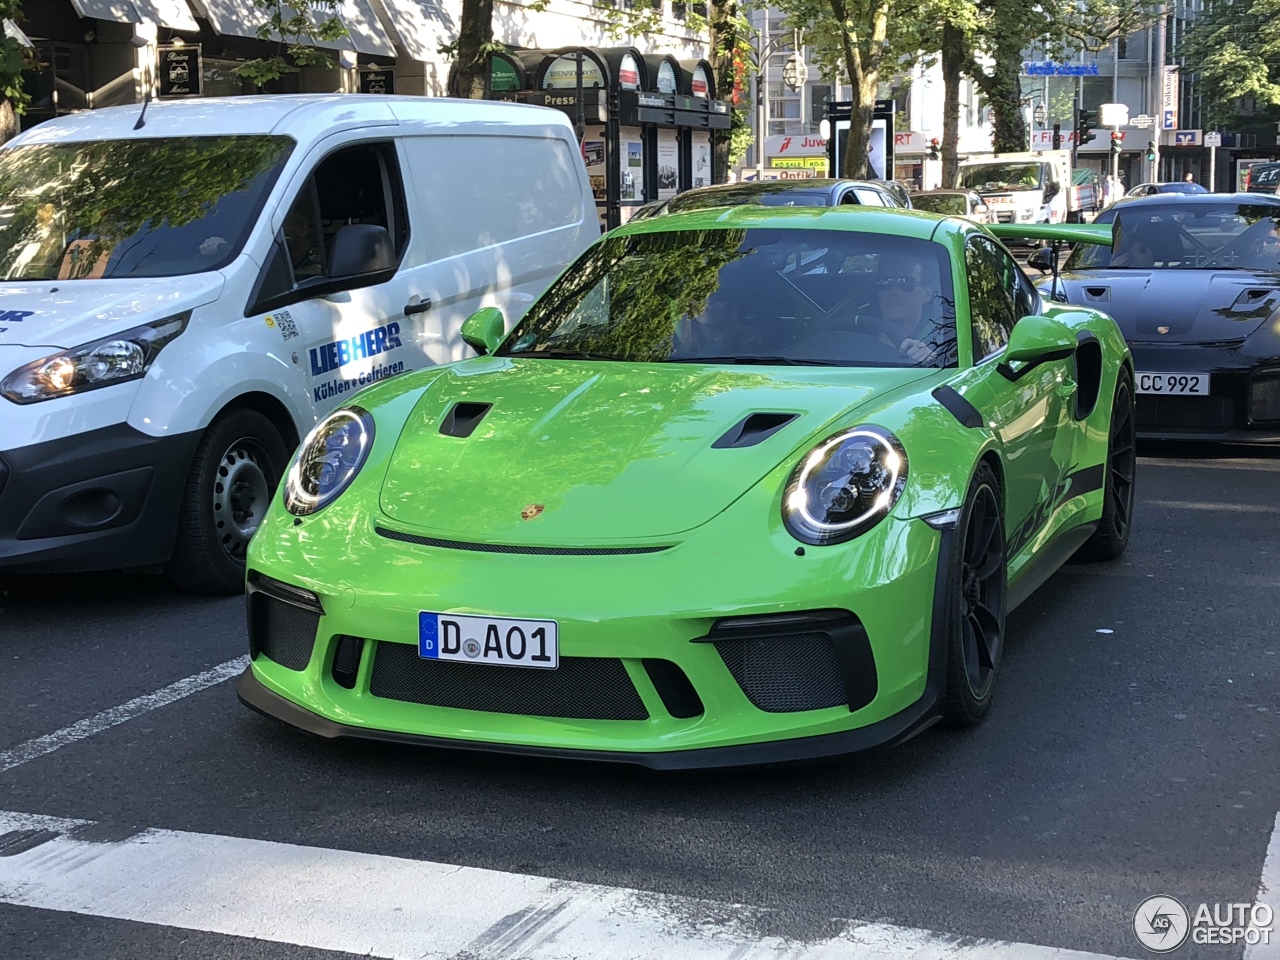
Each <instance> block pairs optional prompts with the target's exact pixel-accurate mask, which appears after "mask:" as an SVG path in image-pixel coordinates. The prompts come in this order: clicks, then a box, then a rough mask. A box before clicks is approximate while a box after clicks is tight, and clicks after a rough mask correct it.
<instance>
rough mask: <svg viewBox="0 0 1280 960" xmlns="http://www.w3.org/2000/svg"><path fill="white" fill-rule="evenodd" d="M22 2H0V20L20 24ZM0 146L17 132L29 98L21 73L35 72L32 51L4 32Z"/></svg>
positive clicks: (0, 68)
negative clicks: (19, 118)
mask: <svg viewBox="0 0 1280 960" xmlns="http://www.w3.org/2000/svg"><path fill="white" fill-rule="evenodd" d="M23 19H24V17H23V14H22V0H0V20H4V21H7V22H11V23H12V24H13V25H14V26H15V27H16V26H19V25H21V23H22V22H23ZM0 41H3V42H2V43H0V143H3V142H5V141H6V140H9V139H11V138H12V137H14V136H15V135H16V134H17V132H18V117H19V116H21V115H22V114H23V113H25V112H26V109H27V105H28V104H29V103H30V102H31V95H30V94H28V93H27V91H26V88H25V87H24V86H23V79H24V78H23V73H24V72H25V71H27V70H39V69H40V63H39V58H38V57H37V56H36V52H35V51H34V50H33V49H31V48H30V47H28V46H25V45H23V43H22V42H21V41H19V40H18V39H17V38H16V37H11V36H9V32H8V31H7V30H6V31H5V33H4V35H3V36H2V37H0Z"/></svg>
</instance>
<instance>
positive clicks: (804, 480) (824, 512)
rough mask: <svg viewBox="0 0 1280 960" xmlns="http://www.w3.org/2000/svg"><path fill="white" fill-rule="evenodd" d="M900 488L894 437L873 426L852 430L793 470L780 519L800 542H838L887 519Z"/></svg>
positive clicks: (901, 464)
mask: <svg viewBox="0 0 1280 960" xmlns="http://www.w3.org/2000/svg"><path fill="white" fill-rule="evenodd" d="M906 485H907V454H906V451H905V450H903V449H902V444H901V443H900V442H899V441H898V438H897V437H895V436H894V435H893V434H891V433H889V432H888V431H887V430H882V429H880V428H879V427H871V426H861V427H854V428H853V429H852V430H845V431H843V432H841V433H838V434H836V435H835V436H833V437H828V438H827V439H826V440H824V441H822V443H820V444H818V445H817V446H816V447H814V448H813V449H812V450H811V451H809V453H808V455H807V456H805V458H804V459H803V460H801V461H800V463H799V464H798V465H797V466H796V468H795V470H794V471H793V472H792V474H791V479H790V481H788V483H787V488H786V490H785V492H784V493H783V496H782V519H783V521H784V522H785V523H786V526H787V530H788V531H790V533H791V535H792V536H793V537H795V538H796V539H797V540H799V541H801V542H802V543H809V544H813V545H814V546H824V545H826V544H833V543H843V542H844V541H846V540H852V539H853V538H854V537H857V536H859V535H861V534H863V533H866V532H867V531H868V530H870V529H871V528H872V527H874V526H875V525H876V524H877V523H879V522H880V521H881V520H883V519H884V518H885V517H886V516H888V514H889V511H890V510H892V509H893V505H894V504H895V503H897V502H898V497H900V496H901V495H902V490H903V488H904V487H905V486H906Z"/></svg>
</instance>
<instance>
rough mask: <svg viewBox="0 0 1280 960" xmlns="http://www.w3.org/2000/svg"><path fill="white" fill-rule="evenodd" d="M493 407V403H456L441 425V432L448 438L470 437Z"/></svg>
mask: <svg viewBox="0 0 1280 960" xmlns="http://www.w3.org/2000/svg"><path fill="white" fill-rule="evenodd" d="M492 407H493V404H492V403H466V402H463V403H455V404H454V405H453V409H452V410H450V411H449V414H448V416H446V417H445V418H444V423H442V424H440V432H441V433H443V434H444V435H445V436H446V437H469V436H471V434H473V433H474V432H475V429H476V427H478V426H480V421H481V420H483V419H484V415H485V414H486V413H488V412H489V410H490V408H492Z"/></svg>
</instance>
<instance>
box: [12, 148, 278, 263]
mask: <svg viewBox="0 0 1280 960" xmlns="http://www.w3.org/2000/svg"><path fill="white" fill-rule="evenodd" d="M293 146H294V141H293V140H292V139H289V138H287V137H265V136H264V137H182V138H180V139H179V138H173V139H145V140H98V141H92V142H88V143H65V144H38V145H33V146H26V147H13V148H10V149H8V150H0V279H4V280H83V279H97V278H104V277H105V278H119V277H173V276H180V275H182V274H188V273H200V272H203V271H206V270H216V269H218V268H220V267H223V266H225V265H226V264H228V263H230V262H231V260H232V259H234V258H235V257H236V256H237V255H238V254H239V252H240V247H241V246H242V245H243V244H244V242H245V240H246V239H247V237H248V234H249V231H250V229H251V228H252V227H253V223H254V220H255V219H256V217H257V214H258V211H259V210H260V209H261V207H262V204H263V202H264V200H265V199H266V196H267V193H268V192H269V191H270V190H271V187H272V185H273V184H274V183H275V180H276V177H277V176H278V174H279V172H280V169H281V167H282V166H283V165H284V162H285V160H286V159H287V158H288V156H289V153H290V151H291V150H292V148H293Z"/></svg>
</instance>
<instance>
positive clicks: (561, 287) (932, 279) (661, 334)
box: [496, 228, 956, 367]
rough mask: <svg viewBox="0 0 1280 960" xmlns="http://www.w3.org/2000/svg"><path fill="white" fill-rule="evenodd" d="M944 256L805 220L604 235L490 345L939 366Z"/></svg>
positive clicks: (947, 300)
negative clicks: (803, 225)
mask: <svg viewBox="0 0 1280 960" xmlns="http://www.w3.org/2000/svg"><path fill="white" fill-rule="evenodd" d="M955 327H956V325H955V310H954V299H953V296H952V284H951V267H950V260H949V257H948V254H947V251H946V248H945V247H943V246H942V245H941V244H937V243H933V242H931V241H928V240H918V239H912V238H907V237H893V236H885V235H881V234H873V233H846V232H841V231H835V230H806V229H776V228H775V229H767V228H760V229H728V230H716V229H712V230H679V231H668V232H662V233H648V234H639V235H636V236H630V237H606V238H604V239H603V240H601V241H600V242H598V243H597V244H596V245H595V246H593V247H591V248H590V249H589V250H588V251H587V252H586V253H585V254H584V255H583V256H582V257H581V258H580V259H579V260H578V262H577V264H575V265H574V267H573V268H572V269H571V270H569V271H567V272H566V273H565V274H564V275H563V276H562V278H561V279H560V281H559V282H558V283H556V284H554V285H553V286H552V287H551V289H550V290H548V291H547V292H546V293H545V294H544V295H543V296H542V298H541V299H539V301H538V302H537V303H535V304H534V306H533V307H532V308H531V309H530V311H529V313H528V314H526V316H525V317H524V319H523V320H521V321H520V323H519V324H518V325H517V326H516V327H515V329H514V330H512V332H511V333H510V335H509V336H508V337H507V338H506V341H505V342H504V343H503V345H502V346H501V347H499V348H498V350H497V351H496V353H497V355H499V356H507V357H530V358H536V357H559V358H569V359H585V360H626V361H633V362H642V363H664V362H671V363H676V362H698V361H706V362H713V363H762V364H820V365H833V366H874V367H913V366H914V367H944V366H954V365H955V363H956V329H955Z"/></svg>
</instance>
